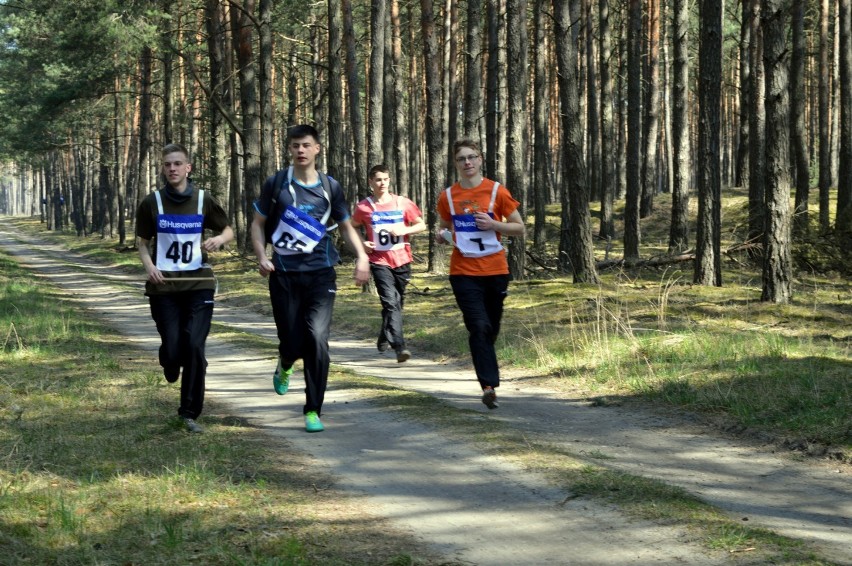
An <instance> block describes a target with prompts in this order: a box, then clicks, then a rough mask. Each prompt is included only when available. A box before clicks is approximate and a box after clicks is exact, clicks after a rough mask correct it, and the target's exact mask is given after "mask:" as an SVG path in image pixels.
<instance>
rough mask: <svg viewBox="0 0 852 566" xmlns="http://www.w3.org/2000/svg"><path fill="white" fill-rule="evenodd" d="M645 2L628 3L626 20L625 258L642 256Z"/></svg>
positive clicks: (637, 0) (632, 0) (632, 1)
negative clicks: (643, 12) (640, 212)
mask: <svg viewBox="0 0 852 566" xmlns="http://www.w3.org/2000/svg"><path fill="white" fill-rule="evenodd" d="M641 131H642V3H641V1H640V0H629V1H628V21H627V171H626V174H627V202H626V203H625V205H624V257H625V259H628V260H632V259H636V258H638V257H639V242H640V239H641V238H640V232H639V204H640V199H641V197H642V183H641V178H642V163H641V152H642V140H641Z"/></svg>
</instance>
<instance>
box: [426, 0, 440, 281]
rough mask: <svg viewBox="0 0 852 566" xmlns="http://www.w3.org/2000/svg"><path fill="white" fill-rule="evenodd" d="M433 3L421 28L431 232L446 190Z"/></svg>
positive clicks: (432, 257)
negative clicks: (441, 193) (439, 197)
mask: <svg viewBox="0 0 852 566" xmlns="http://www.w3.org/2000/svg"><path fill="white" fill-rule="evenodd" d="M432 4H433V0H420V26H421V31H422V33H423V65H424V67H425V70H426V146H427V148H428V151H427V155H426V158H427V161H428V167H427V178H426V202H427V203H428V207H427V209H428V211H427V213H426V223H427V226H429V227H430V228H434V227H435V226H436V225H437V214H436V211H435V204H436V200H437V194H438V193H437V191H436V189H437V190H440V189H441V188H443V187H444V186H445V182H444V181H445V180H446V179H445V178H444V160H445V159H446V156H445V155H444V144H443V139H442V136H441V115H442V112H441V74H440V71H439V70H438V61H439V58H438V57H439V53H440V52H439V51H438V40H437V38H436V37H435V21H434V20H435V16H434V12H433V9H432ZM434 266H435V243H434V242H433V241H432V239H431V238H430V239H429V261H428V267H427V269H428V270H429V271H432V269H434Z"/></svg>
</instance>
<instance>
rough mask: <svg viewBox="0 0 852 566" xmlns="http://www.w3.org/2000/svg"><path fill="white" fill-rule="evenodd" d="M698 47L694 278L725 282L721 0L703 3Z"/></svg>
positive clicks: (701, 281) (706, 282) (702, 282)
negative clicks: (723, 254)
mask: <svg viewBox="0 0 852 566" xmlns="http://www.w3.org/2000/svg"><path fill="white" fill-rule="evenodd" d="M699 19H700V23H701V31H700V34H701V38H700V41H699V48H698V77H699V83H698V107H699V118H698V152H697V153H698V164H699V170H698V226H697V233H696V247H695V273H694V277H693V281H694V282H695V283H697V284H699V285H715V286H719V287H720V286H721V285H722V262H721V257H720V255H721V251H722V250H721V233H722V217H721V210H722V205H721V198H722V187H721V171H720V165H719V163H720V162H719V157H720V147H719V138H720V132H721V119H720V111H721V96H722V2H721V0H705V1H704V2H702V3H701V9H700V15H699Z"/></svg>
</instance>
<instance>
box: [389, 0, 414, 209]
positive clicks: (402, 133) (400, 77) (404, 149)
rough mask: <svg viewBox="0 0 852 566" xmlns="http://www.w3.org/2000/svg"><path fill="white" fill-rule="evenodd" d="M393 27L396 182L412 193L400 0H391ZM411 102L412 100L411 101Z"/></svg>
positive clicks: (394, 159)
mask: <svg viewBox="0 0 852 566" xmlns="http://www.w3.org/2000/svg"><path fill="white" fill-rule="evenodd" d="M391 29H392V32H393V49H392V53H393V74H394V80H393V95H394V103H393V105H392V106H391V108H393V129H394V147H393V161H394V165H395V166H396V176H395V177H394V182H395V183H396V186H397V191H398V192H399V194H402V195H405V196H409V195H411V193H412V191H411V180H410V178H409V174H408V171H409V168H408V159H409V155H408V138H407V137H406V132H407V131H408V129H409V128H408V127H407V121H406V118H405V115H406V114H405V111H406V108H405V99H406V97H405V92H404V88H407V86H408V85H407V84H406V81H405V80H404V78H405V76H404V74H403V69H404V67H403V64H402V27H401V25H400V19H399V0H391ZM409 104H410V102H409Z"/></svg>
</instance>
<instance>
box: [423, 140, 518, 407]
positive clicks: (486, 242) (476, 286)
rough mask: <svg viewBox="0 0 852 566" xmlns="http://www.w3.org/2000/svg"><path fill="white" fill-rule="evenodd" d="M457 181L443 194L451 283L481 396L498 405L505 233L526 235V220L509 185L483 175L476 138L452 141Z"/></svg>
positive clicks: (505, 277) (505, 286)
mask: <svg viewBox="0 0 852 566" xmlns="http://www.w3.org/2000/svg"><path fill="white" fill-rule="evenodd" d="M453 157H454V159H455V164H456V172H457V174H458V181H457V182H456V183H455V184H453V186H451V187H449V188H448V189H447V190H445V191H442V192H441V194H440V195H439V196H438V206H437V208H438V215H439V216H440V218H441V219H440V226H441V228H442V230H441V231H440V232H439V236H438V237H437V238H436V239H437V241H438V242H440V243H447V240H446V238H444V237H443V236H441V235H440V234H443V233H445V230H446V229H449V230H451V232H452V240H453V246H454V248H453V254H452V256H451V257H450V286H451V287H452V289H453V294H454V295H455V297H456V303H457V304H458V306H459V309H461V311H462V316H463V317H464V325H465V327H466V328H467V331H468V333H469V339H468V343H469V344H470V354H471V358H472V359H473V367H474V370H475V371H476V379H477V380H478V381H479V385H480V386H481V387H482V402H483V403H485V405H486V406H487V407H488V408H489V409H496V408H497V393H496V392H495V388H496V387H498V386H499V385H500V369H499V367H498V365H497V352H496V351H495V349H494V342H495V341H496V340H497V335H498V334H499V333H500V320H501V319H502V317H503V301H504V300H505V299H506V294H507V293H508V288H509V279H510V277H509V262H508V261H507V260H506V250H505V249H503V244H502V243H501V240H500V239H501V236H502V235H503V234H505V235H507V236H523V235H524V232H525V230H526V229H525V227H524V220H523V218H522V217H521V213H520V212H519V211H518V206H519V204H520V203H519V202H518V201H516V200H515V199H514V198H512V195H511V193H510V192H509V190H508V189H506V187H502V186H500V184H499V183H497V182H495V181H492V180H490V179H486V178H484V177H483V176H482V154H481V152H480V151H479V146H478V144H477V143H476V142H474V141H472V140H465V139H463V140H458V141H456V142H455V143H454V144H453Z"/></svg>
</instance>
